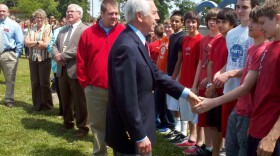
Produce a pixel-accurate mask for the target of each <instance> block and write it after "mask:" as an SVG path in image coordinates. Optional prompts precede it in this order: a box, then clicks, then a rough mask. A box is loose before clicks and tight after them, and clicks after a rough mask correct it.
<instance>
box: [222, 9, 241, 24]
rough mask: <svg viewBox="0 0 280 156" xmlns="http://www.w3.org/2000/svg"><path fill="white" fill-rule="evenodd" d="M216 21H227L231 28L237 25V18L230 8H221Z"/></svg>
mask: <svg viewBox="0 0 280 156" xmlns="http://www.w3.org/2000/svg"><path fill="white" fill-rule="evenodd" d="M217 19H220V20H227V21H229V23H230V24H231V25H233V27H236V26H238V25H239V22H238V17H237V14H236V12H235V10H234V9H232V8H223V9H221V10H220V11H219V13H218V15H217Z"/></svg>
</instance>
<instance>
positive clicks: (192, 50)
mask: <svg viewBox="0 0 280 156" xmlns="http://www.w3.org/2000/svg"><path fill="white" fill-rule="evenodd" d="M201 39H202V35H201V34H197V35H195V36H193V37H190V36H186V37H185V38H184V40H183V43H182V66H181V75H180V80H179V82H180V83H181V84H182V85H183V86H185V87H188V88H191V87H192V85H193V81H194V77H195V73H196V67H197V64H198V61H199V48H200V44H199V43H200V40H201Z"/></svg>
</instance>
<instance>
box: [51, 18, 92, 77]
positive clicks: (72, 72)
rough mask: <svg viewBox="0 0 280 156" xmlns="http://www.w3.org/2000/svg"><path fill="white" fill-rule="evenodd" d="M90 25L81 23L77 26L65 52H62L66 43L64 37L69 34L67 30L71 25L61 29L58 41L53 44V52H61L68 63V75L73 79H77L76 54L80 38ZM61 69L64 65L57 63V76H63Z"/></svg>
mask: <svg viewBox="0 0 280 156" xmlns="http://www.w3.org/2000/svg"><path fill="white" fill-rule="evenodd" d="M87 27H88V26H87V25H85V24H83V23H80V24H79V25H78V26H77V28H76V29H75V31H74V32H72V33H73V34H72V35H71V38H70V40H69V45H68V46H67V47H66V49H65V50H64V52H62V49H63V43H64V38H65V37H66V36H65V35H66V34H67V31H68V29H69V26H67V27H66V28H64V29H63V30H61V31H60V32H59V34H58V36H57V39H56V42H55V43H54V45H53V53H54V55H55V54H57V53H61V57H62V59H63V60H64V61H65V63H66V69H67V73H68V76H69V77H70V78H72V79H77V75H76V54H77V47H78V43H79V39H80V37H81V35H82V33H83V31H84V30H85V29H86V28H87ZM61 70H62V66H61V65H59V64H57V72H56V76H57V77H60V76H61Z"/></svg>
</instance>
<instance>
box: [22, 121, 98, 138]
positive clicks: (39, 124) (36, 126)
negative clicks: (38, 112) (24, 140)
mask: <svg viewBox="0 0 280 156" xmlns="http://www.w3.org/2000/svg"><path fill="white" fill-rule="evenodd" d="M21 123H22V125H23V127H24V128H25V129H32V130H44V131H46V132H48V133H49V134H51V135H53V136H55V137H61V138H64V139H66V140H67V141H68V142H74V141H77V140H83V141H88V142H93V140H92V138H91V137H90V136H89V135H88V136H85V137H76V136H74V132H75V130H74V129H71V130H68V131H62V129H61V128H62V124H60V123H56V122H52V121H48V120H46V119H33V118H23V119H21Z"/></svg>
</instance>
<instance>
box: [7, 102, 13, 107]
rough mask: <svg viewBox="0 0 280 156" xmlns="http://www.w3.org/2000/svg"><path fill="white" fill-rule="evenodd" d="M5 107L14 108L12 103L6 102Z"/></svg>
mask: <svg viewBox="0 0 280 156" xmlns="http://www.w3.org/2000/svg"><path fill="white" fill-rule="evenodd" d="M6 106H7V107H9V108H12V107H14V103H12V102H7V103H6Z"/></svg>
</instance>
